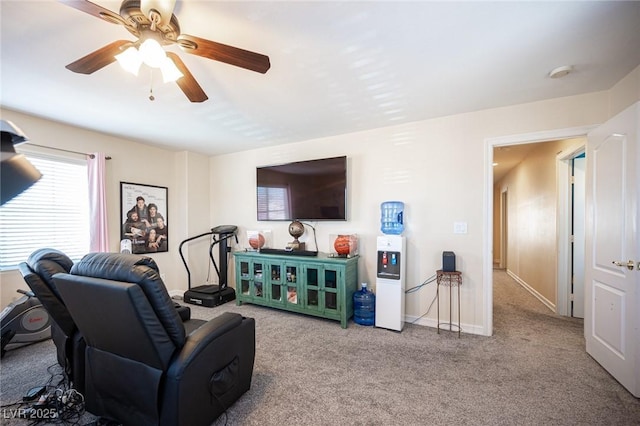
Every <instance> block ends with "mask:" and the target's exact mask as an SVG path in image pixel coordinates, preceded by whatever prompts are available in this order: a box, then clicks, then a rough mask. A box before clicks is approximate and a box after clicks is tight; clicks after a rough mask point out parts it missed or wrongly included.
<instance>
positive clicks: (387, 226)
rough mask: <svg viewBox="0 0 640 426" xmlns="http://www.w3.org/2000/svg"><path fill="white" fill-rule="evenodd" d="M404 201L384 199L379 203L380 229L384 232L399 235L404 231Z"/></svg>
mask: <svg viewBox="0 0 640 426" xmlns="http://www.w3.org/2000/svg"><path fill="white" fill-rule="evenodd" d="M403 215H404V203H403V202H402V201H385V202H384V203H382V204H381V205H380V225H381V226H380V230H381V231H382V232H383V233H384V234H391V235H400V234H402V232H403V231H404V223H403Z"/></svg>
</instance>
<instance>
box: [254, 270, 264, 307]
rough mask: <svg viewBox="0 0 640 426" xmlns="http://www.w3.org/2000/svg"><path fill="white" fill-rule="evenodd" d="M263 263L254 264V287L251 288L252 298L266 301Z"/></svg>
mask: <svg viewBox="0 0 640 426" xmlns="http://www.w3.org/2000/svg"><path fill="white" fill-rule="evenodd" d="M262 269H263V265H262V263H257V262H256V263H254V264H253V286H252V287H251V296H252V297H254V298H256V299H264V285H263V284H264V277H263V274H262Z"/></svg>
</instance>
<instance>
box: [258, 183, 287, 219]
mask: <svg viewBox="0 0 640 426" xmlns="http://www.w3.org/2000/svg"><path fill="white" fill-rule="evenodd" d="M288 211H289V191H288V190H287V188H284V187H266V186H259V187H258V220H278V219H286V218H287V217H289V216H288Z"/></svg>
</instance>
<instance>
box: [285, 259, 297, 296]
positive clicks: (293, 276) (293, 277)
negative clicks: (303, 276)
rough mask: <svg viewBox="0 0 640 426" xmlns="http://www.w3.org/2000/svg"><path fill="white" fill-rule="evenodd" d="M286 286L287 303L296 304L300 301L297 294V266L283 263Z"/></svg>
mask: <svg viewBox="0 0 640 426" xmlns="http://www.w3.org/2000/svg"><path fill="white" fill-rule="evenodd" d="M285 273H286V284H285V286H286V287H287V303H290V304H293V305H297V304H298V303H300V298H299V295H298V266H296V265H285Z"/></svg>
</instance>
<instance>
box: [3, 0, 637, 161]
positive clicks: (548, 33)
mask: <svg viewBox="0 0 640 426" xmlns="http://www.w3.org/2000/svg"><path fill="white" fill-rule="evenodd" d="M94 3H97V4H99V5H100V6H102V7H105V8H107V9H110V10H112V11H115V12H117V11H118V10H119V5H120V2H113V1H100V0H96V1H95V2H94ZM0 7H1V9H0V15H1V18H0V19H1V22H0V24H1V36H2V38H1V43H2V44H1V50H0V53H1V59H2V61H1V74H0V77H1V84H2V87H1V99H0V105H2V107H4V108H8V109H12V110H16V111H20V112H26V113H29V114H32V115H36V116H41V117H45V118H48V119H51V120H56V121H61V122H64V123H69V124H72V125H75V126H79V127H83V128H87V129H92V130H96V131H100V132H105V133H109V134H113V135H117V136H120V137H124V138H127V139H131V140H138V141H141V142H144V143H150V144H155V145H158V146H162V147H166V148H169V149H175V150H190V151H195V152H201V153H203V154H208V155H215V154H221V153H228V152H235V151H242V150H248V149H253V148H258V147H265V146H271V145H277V144H285V143H291V142H297V141H303V140H309V139H314V138H320V137H324V136H330V135H336V134H343V133H349V132H354V131H360V130H367V129H372V128H378V127H383V126H389V125H396V124H401V123H405V122H410V121H415V120H423V119H428V118H433V117H439V116H445V115H451V114H458V113H463V112H470V111H476V110H481V109H486V108H492V107H500V106H506V105H512V104H518V103H524V102H531V101H537V100H541V99H548V98H555V97H562V96H570V95H576V94H581V93H588V92H593V91H599V90H607V89H609V88H611V87H612V85H613V84H615V83H616V82H617V81H619V80H620V79H621V78H622V77H624V76H625V75H626V74H628V73H629V72H630V71H632V70H633V69H634V68H635V67H637V66H638V65H640V2H637V1H634V2H617V1H614V2H609V1H606V2H599V1H576V2H567V1H551V2H539V1H534V2H481V1H474V2H416V1H414V2H398V1H388V2H383V1H376V2H361V1H341V2H340V1H331V2H328V1H312V2H302V1H283V2H273V1H253V2H249V1H227V2H222V1H196V0H178V2H177V5H176V9H175V14H176V16H177V17H178V19H179V22H180V27H181V30H182V32H183V33H185V34H190V35H195V36H198V37H202V38H205V39H209V40H213V41H217V42H221V43H225V44H229V45H232V46H236V47H240V48H243V49H247V50H251V51H254V52H258V53H262V54H265V55H268V56H269V57H270V60H271V69H270V70H269V71H268V72H267V73H266V74H264V75H263V74H259V73H255V72H252V71H247V70H244V69H241V68H237V67H234V66H231V65H227V64H223V63H220V62H215V61H212V60H208V59H204V58H201V57H197V56H194V55H188V54H185V53H179V54H180V56H181V58H182V59H183V61H184V62H185V64H186V65H187V66H188V68H189V69H190V70H191V72H192V74H193V75H194V77H195V78H196V79H197V81H198V82H199V83H200V85H201V86H202V88H203V89H204V91H205V92H206V93H207V95H208V96H209V100H207V101H206V102H204V103H201V104H197V103H190V102H189V101H188V100H187V98H186V97H185V96H184V94H183V93H182V92H181V91H180V90H179V88H178V87H177V85H175V84H174V83H170V84H163V83H162V82H161V81H159V80H160V79H159V77H158V76H155V80H154V81H155V83H154V84H153V93H154V96H155V101H153V102H152V101H150V100H149V99H148V97H149V88H150V82H151V76H150V73H149V72H148V71H147V72H141V73H140V75H139V76H138V77H134V76H133V75H130V74H127V73H125V72H124V71H123V70H122V69H121V68H120V67H119V65H118V64H117V63H113V64H111V65H109V66H107V67H105V68H103V69H102V70H99V71H97V72H95V73H94V74H92V75H88V76H87V75H82V74H76V73H73V72H71V71H68V70H67V69H65V65H67V64H68V63H70V62H73V61H74V60H76V59H78V58H80V57H82V56H85V55H86V54H88V53H90V52H92V51H94V50H97V49H98V48H100V47H102V46H104V45H106V44H108V43H110V42H112V41H114V40H122V39H127V40H133V38H132V36H131V35H130V34H129V33H128V32H127V31H126V30H125V29H124V28H123V27H122V26H119V25H115V24H110V23H107V22H105V21H103V20H100V19H97V18H95V17H93V16H91V15H89V14H86V13H83V12H80V11H78V10H76V9H73V8H71V7H69V6H66V5H64V4H62V3H59V2H56V1H54V0H48V1H32V0H19V1H10V0H1V3H0ZM168 50H172V51H175V52H180V50H179V48H178V47H177V46H171V47H169V48H168ZM562 65H572V66H573V67H574V69H575V72H574V73H572V74H569V75H568V76H566V77H564V78H561V79H551V78H549V77H548V73H549V71H551V70H552V69H553V68H556V67H558V66H562Z"/></svg>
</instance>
